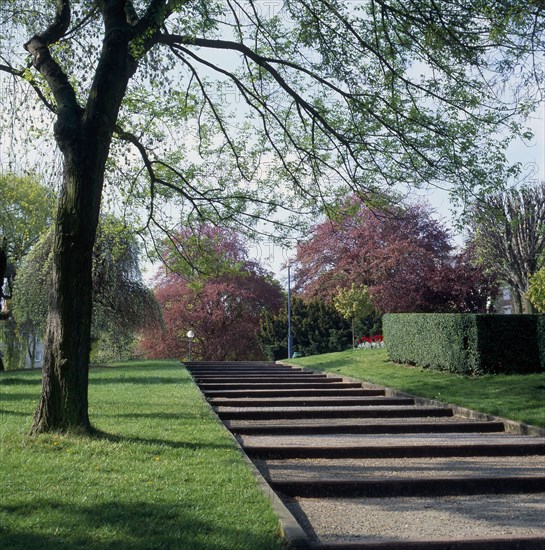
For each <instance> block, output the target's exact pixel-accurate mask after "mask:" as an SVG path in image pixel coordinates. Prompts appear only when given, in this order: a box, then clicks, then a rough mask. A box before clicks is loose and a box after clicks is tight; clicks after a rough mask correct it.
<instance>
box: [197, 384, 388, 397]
mask: <svg viewBox="0 0 545 550" xmlns="http://www.w3.org/2000/svg"><path fill="white" fill-rule="evenodd" d="M201 390H202V388H201ZM355 395H360V396H364V395H367V396H374V395H385V391H384V390H381V389H369V388H362V387H361V385H359V386H357V387H355V388H354V387H350V388H345V387H342V386H341V387H339V386H338V385H336V387H334V388H331V387H330V386H320V387H318V388H306V387H304V386H302V389H299V388H296V389H276V390H267V389H266V390H263V389H258V390H254V389H251V388H250V389H245V390H206V396H207V397H209V398H210V397H229V398H246V397H254V398H258V397H337V396H338V397H344V396H355Z"/></svg>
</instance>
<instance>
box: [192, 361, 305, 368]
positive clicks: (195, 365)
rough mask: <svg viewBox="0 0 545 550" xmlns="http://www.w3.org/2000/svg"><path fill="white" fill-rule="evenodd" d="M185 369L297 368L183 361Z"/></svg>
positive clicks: (260, 363) (240, 362)
mask: <svg viewBox="0 0 545 550" xmlns="http://www.w3.org/2000/svg"><path fill="white" fill-rule="evenodd" d="M182 364H183V365H184V366H185V367H186V368H187V369H198V368H217V369H227V368H230V367H236V368H257V367H275V368H279V369H289V368H297V367H290V366H288V365H279V364H278V363H275V362H274V361H184V362H183V363H182Z"/></svg>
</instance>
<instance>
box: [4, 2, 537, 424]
mask: <svg viewBox="0 0 545 550" xmlns="http://www.w3.org/2000/svg"><path fill="white" fill-rule="evenodd" d="M512 4H513V5H512ZM0 20H1V24H2V33H1V34H0V46H1V51H2V56H1V58H0V72H3V73H4V75H5V77H6V78H11V79H12V80H13V83H10V86H3V87H2V93H3V97H2V99H3V101H5V102H6V104H9V105H10V112H11V106H15V107H17V106H19V107H20V108H21V109H22V111H20V112H23V114H24V116H20V118H19V120H20V123H19V125H20V128H18V132H17V133H16V135H17V136H18V135H19V134H21V133H24V132H27V135H28V136H29V138H28V139H31V140H36V139H37V137H36V136H37V135H38V132H40V131H41V132H44V133H46V134H47V133H49V134H50V135H51V136H52V138H54V142H55V144H56V147H57V151H58V153H59V156H60V162H61V163H62V181H60V182H59V185H58V186H59V189H60V192H59V199H58V208H57V215H56V219H55V242H54V270H53V283H52V291H51V300H50V304H51V305H50V310H49V315H48V321H47V330H46V337H45V346H46V350H45V359H44V367H43V386H42V393H41V399H40V403H39V405H38V407H37V410H36V414H35V418H34V423H33V427H32V432H33V433H35V434H37V433H40V432H46V431H50V430H79V431H83V432H89V431H92V428H91V423H90V420H89V417H88V397H87V395H88V394H87V386H88V362H89V350H90V328H91V309H92V308H91V290H92V288H91V286H92V284H91V273H92V269H91V268H92V265H91V263H92V249H93V244H94V240H95V234H96V228H97V222H98V218H99V211H100V208H101V203H102V200H103V197H104V191H105V189H106V190H109V193H108V195H107V196H108V198H110V197H114V198H115V199H116V200H119V201H124V204H125V210H126V211H128V210H132V211H134V212H145V213H147V219H146V220H144V222H143V225H144V228H145V229H149V230H150V231H152V232H153V231H154V230H155V229H158V228H161V229H165V230H168V229H169V228H170V227H172V226H173V224H172V223H171V222H172V220H170V221H169V220H168V219H166V218H165V216H166V214H167V213H168V211H167V212H165V210H163V209H162V208H161V207H162V206H163V205H164V204H166V203H167V202H169V201H173V202H174V203H175V211H176V212H177V214H176V215H177V217H178V220H177V221H178V222H179V219H180V218H182V219H183V220H184V222H186V223H188V224H190V223H191V221H192V220H194V219H196V218H200V219H211V220H213V221H214V222H216V223H223V224H229V223H231V224H233V223H236V224H238V226H239V227H240V228H243V227H246V228H249V229H251V228H252V227H255V226H256V223H257V228H258V230H260V231H261V230H263V228H262V227H261V225H260V224H259V223H258V222H259V221H261V220H271V219H276V218H275V215H276V214H277V213H278V212H279V210H281V209H283V210H284V211H285V214H286V215H284V216H280V217H279V218H278V219H280V220H282V223H280V224H279V225H278V227H279V228H283V227H286V226H291V225H293V223H292V221H293V220H291V219H290V214H292V215H294V216H295V215H296V216H299V215H300V214H301V213H302V212H307V211H309V210H311V209H312V208H313V207H314V206H315V205H316V204H317V203H318V204H320V205H324V204H328V203H329V202H330V201H334V200H335V198H336V197H337V196H338V195H339V194H340V195H345V194H346V192H347V189H351V190H353V191H354V192H357V193H358V194H359V195H360V196H362V197H364V198H366V199H367V200H378V199H380V197H381V196H382V194H383V191H384V189H385V188H387V187H388V186H389V185H395V184H397V183H401V184H402V185H404V186H405V188H406V189H410V188H412V187H413V186H419V185H424V184H426V183H427V182H432V183H433V182H434V181H441V182H442V184H443V185H452V186H453V188H459V189H462V190H463V192H461V196H463V195H464V193H466V192H468V189H469V190H475V189H476V188H485V189H486V188H488V187H489V186H494V185H495V184H497V182H498V181H501V180H503V178H504V175H505V174H504V173H503V163H504V157H503V150H504V147H505V145H506V143H499V144H497V143H495V142H494V140H493V137H492V136H494V135H498V134H497V132H498V130H499V129H500V126H502V125H506V124H508V123H509V116H510V115H511V114H514V113H515V111H516V109H515V108H514V107H513V108H511V107H510V106H508V105H506V104H505V103H502V104H501V105H499V104H498V102H497V95H496V94H495V90H494V88H493V87H492V86H491V85H489V84H490V83H489V82H485V81H484V77H485V76H487V75H492V74H495V75H497V76H499V77H500V78H499V79H497V80H501V78H502V77H509V76H510V74H509V72H510V71H511V70H512V69H516V68H517V67H519V66H520V65H521V62H524V61H525V60H526V59H528V58H529V56H531V54H532V51H533V50H535V49H536V48H537V47H539V37H540V36H542V34H543V33H542V26H543V21H542V18H541V11H540V9H539V8H538V5H537V4H532V3H530V4H527V3H523V2H514V3H509V4H508V5H504V3H492V4H491V5H490V3H488V2H482V1H467V2H460V3H453V2H442V1H438V2H431V3H430V2H425V1H422V0H409V1H403V2H401V1H398V0H362V1H355V2H344V1H342V0H279V1H278V2H268V1H263V2H260V1H257V0H217V1H204V0H8V1H4V2H2V3H1V5H0ZM492 47H494V48H496V50H495V53H494V55H492V54H490V49H491V48H492ZM502 71H503V73H502ZM17 83H18V84H17ZM11 84H13V86H12V85H11ZM11 90H14V92H13V93H14V94H16V95H15V96H13V97H10V98H7V96H8V95H10V94H11V93H12V92H11ZM29 91H31V92H35V93H34V94H29V93H28V92H29ZM17 92H21V93H19V94H18V95H17ZM33 97H34V98H35V101H34V99H32V98H33ZM8 99H9V101H8ZM15 107H14V108H15ZM525 108H528V105H525ZM233 110H234V112H233ZM5 111H6V109H4V112H5ZM4 122H6V121H5V120H4ZM512 129H514V130H517V127H516V126H515V127H513V128H512ZM33 143H34V142H33ZM35 143H36V147H37V148H38V151H37V152H38V156H41V157H44V156H46V155H47V154H48V153H49V147H48V146H47V145H43V144H42V142H38V141H36V142H35ZM38 143H39V145H38ZM10 154H14V155H16V154H17V150H16V148H15V147H13V148H12V151H11V153H10ZM105 185H106V188H105ZM470 188H471V189H470ZM170 212H172V209H171V210H170Z"/></svg>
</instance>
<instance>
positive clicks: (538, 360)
mask: <svg viewBox="0 0 545 550" xmlns="http://www.w3.org/2000/svg"><path fill="white" fill-rule="evenodd" d="M382 322H383V334H384V342H385V345H386V349H387V350H388V355H389V357H390V359H391V360H392V361H395V362H396V363H409V364H413V365H418V366H421V367H430V368H434V369H439V370H446V371H449V372H455V373H458V374H470V375H475V374H499V373H520V374H527V373H531V372H541V371H544V370H545V316H544V315H486V314H473V313H389V314H387V315H384V317H383V321H382Z"/></svg>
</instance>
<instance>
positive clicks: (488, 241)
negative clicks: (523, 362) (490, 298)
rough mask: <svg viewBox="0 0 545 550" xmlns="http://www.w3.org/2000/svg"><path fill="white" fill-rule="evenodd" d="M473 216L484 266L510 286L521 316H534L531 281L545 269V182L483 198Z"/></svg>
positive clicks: (473, 235) (473, 233) (475, 238)
mask: <svg viewBox="0 0 545 550" xmlns="http://www.w3.org/2000/svg"><path fill="white" fill-rule="evenodd" d="M471 214H472V215H471V221H470V225H469V229H470V239H471V240H472V241H473V243H474V247H475V248H476V250H477V253H478V256H479V260H480V262H481V264H482V265H483V266H484V267H485V268H487V269H488V270H493V271H495V272H496V273H497V274H498V276H499V277H500V278H501V280H502V281H503V282H505V283H507V284H508V285H509V286H510V287H511V289H512V290H513V293H514V295H515V306H516V311H517V312H518V313H531V312H532V302H531V301H530V300H528V297H527V296H526V294H527V292H528V288H529V281H530V278H531V277H532V275H534V274H535V273H536V272H538V271H539V270H540V269H541V268H543V267H545V183H543V182H542V183H540V184H537V185H525V186H521V187H518V188H512V189H509V190H507V191H504V192H497V193H494V194H491V195H489V196H487V197H482V198H480V199H479V200H477V201H475V203H474V205H473V207H472V209H471Z"/></svg>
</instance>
